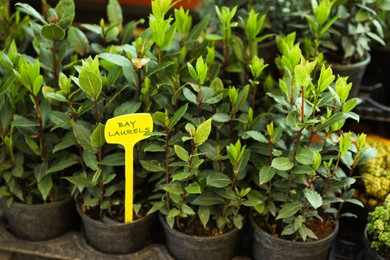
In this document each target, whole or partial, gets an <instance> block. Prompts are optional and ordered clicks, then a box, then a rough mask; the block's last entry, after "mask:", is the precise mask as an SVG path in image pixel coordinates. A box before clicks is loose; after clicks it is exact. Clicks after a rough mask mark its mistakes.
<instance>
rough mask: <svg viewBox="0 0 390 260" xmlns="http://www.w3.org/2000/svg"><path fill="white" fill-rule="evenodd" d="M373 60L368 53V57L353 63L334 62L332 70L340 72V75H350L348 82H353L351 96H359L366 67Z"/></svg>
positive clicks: (336, 72)
mask: <svg viewBox="0 0 390 260" xmlns="http://www.w3.org/2000/svg"><path fill="white" fill-rule="evenodd" d="M370 61H371V56H370V54H368V53H367V57H366V59H365V60H363V61H361V62H358V63H353V64H345V65H344V64H337V63H334V64H332V70H333V72H334V73H335V74H339V75H340V76H343V77H345V76H348V82H351V83H352V88H351V91H350V92H349V98H352V97H358V96H359V92H360V85H361V83H362V79H363V76H364V73H365V72H366V68H367V66H368V64H369V63H370Z"/></svg>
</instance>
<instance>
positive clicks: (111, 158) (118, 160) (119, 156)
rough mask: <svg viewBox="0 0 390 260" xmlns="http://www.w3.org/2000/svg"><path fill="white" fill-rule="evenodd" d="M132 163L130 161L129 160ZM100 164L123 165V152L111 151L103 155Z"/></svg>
mask: <svg viewBox="0 0 390 260" xmlns="http://www.w3.org/2000/svg"><path fill="white" fill-rule="evenodd" d="M129 163H132V162H129ZM102 165H106V166H123V165H125V153H121V152H118V153H113V154H109V155H107V156H105V157H104V158H103V160H102Z"/></svg>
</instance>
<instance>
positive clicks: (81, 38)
mask: <svg viewBox="0 0 390 260" xmlns="http://www.w3.org/2000/svg"><path fill="white" fill-rule="evenodd" d="M67 39H68V42H69V44H70V46H72V48H73V49H74V50H75V51H76V52H77V54H79V55H85V54H87V53H89V41H88V38H87V36H85V34H84V32H83V31H81V30H80V29H79V28H76V27H73V26H71V27H70V28H69V30H68V36H67Z"/></svg>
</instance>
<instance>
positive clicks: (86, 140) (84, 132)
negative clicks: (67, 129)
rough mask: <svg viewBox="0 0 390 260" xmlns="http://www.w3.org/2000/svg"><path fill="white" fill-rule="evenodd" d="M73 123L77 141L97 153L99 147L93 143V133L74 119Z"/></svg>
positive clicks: (86, 148)
mask: <svg viewBox="0 0 390 260" xmlns="http://www.w3.org/2000/svg"><path fill="white" fill-rule="evenodd" d="M71 123H72V128H73V134H74V136H75V137H76V140H77V143H78V144H79V145H81V147H83V148H84V149H85V150H87V151H89V152H91V153H96V152H97V149H96V147H95V146H93V145H92V143H91V133H90V132H89V130H88V129H87V128H86V127H85V126H83V125H81V124H79V123H76V122H74V121H72V122H71Z"/></svg>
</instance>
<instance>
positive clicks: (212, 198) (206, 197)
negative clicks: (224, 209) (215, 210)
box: [193, 192, 224, 206]
mask: <svg viewBox="0 0 390 260" xmlns="http://www.w3.org/2000/svg"><path fill="white" fill-rule="evenodd" d="M193 203H194V204H195V205H199V206H213V205H223V203H224V199H223V198H221V197H220V196H218V195H217V194H216V193H213V192H203V193H202V194H200V195H199V196H198V197H196V198H195V199H194V201H193Z"/></svg>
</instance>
